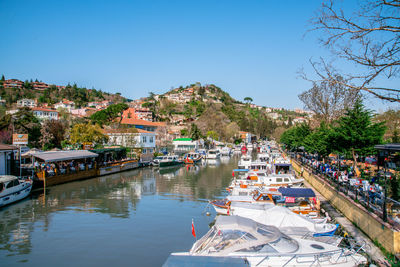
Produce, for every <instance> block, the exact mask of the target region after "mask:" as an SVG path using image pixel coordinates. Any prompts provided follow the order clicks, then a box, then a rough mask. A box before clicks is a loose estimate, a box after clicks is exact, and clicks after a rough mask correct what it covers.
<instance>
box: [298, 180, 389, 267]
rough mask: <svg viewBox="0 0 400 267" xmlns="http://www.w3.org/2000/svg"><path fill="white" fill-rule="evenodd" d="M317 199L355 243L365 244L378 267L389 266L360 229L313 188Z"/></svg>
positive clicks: (308, 185) (307, 184)
mask: <svg viewBox="0 0 400 267" xmlns="http://www.w3.org/2000/svg"><path fill="white" fill-rule="evenodd" d="M304 184H305V186H307V187H310V188H313V187H312V186H311V185H310V184H309V183H308V182H307V181H306V180H304ZM313 190H314V192H315V194H316V195H317V197H318V199H319V200H320V201H321V207H322V208H323V209H324V210H325V211H326V212H328V214H329V216H330V217H331V218H333V219H335V220H336V222H337V223H339V224H340V225H341V226H342V228H343V229H344V230H345V231H346V232H347V233H348V234H349V235H350V236H352V237H353V238H354V239H355V240H356V241H357V242H360V243H362V242H365V243H366V246H365V251H366V252H367V253H368V255H369V256H370V257H371V258H372V260H373V261H375V262H376V264H378V265H379V266H390V264H389V262H388V261H387V260H386V258H385V256H384V255H383V253H382V252H381V250H380V249H379V248H378V247H377V246H375V244H374V243H373V242H372V241H371V240H370V239H369V238H368V237H367V236H366V235H365V234H364V233H363V232H361V230H360V229H358V228H357V227H355V226H354V225H353V224H352V223H351V221H349V220H348V219H347V218H346V217H345V216H344V215H343V214H341V213H340V212H339V211H337V210H336V209H335V208H334V207H333V206H332V205H331V204H330V203H329V201H327V200H326V199H325V198H324V197H323V196H322V195H321V194H320V193H319V192H318V191H317V190H315V189H314V188H313Z"/></svg>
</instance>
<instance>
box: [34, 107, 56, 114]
mask: <svg viewBox="0 0 400 267" xmlns="http://www.w3.org/2000/svg"><path fill="white" fill-rule="evenodd" d="M32 110H36V111H49V112H57V113H58V111H57V110H55V109H49V108H39V107H36V108H32Z"/></svg>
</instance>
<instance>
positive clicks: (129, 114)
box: [122, 107, 153, 121]
mask: <svg viewBox="0 0 400 267" xmlns="http://www.w3.org/2000/svg"><path fill="white" fill-rule="evenodd" d="M122 118H133V119H139V120H146V121H153V112H151V111H150V109H148V108H132V107H131V108H128V109H126V110H124V112H123V113H122Z"/></svg>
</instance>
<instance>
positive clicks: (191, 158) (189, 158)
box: [183, 152, 202, 164]
mask: <svg viewBox="0 0 400 267" xmlns="http://www.w3.org/2000/svg"><path fill="white" fill-rule="evenodd" d="M201 159H202V156H201V155H200V154H199V153H196V152H190V153H187V154H186V155H185V156H184V158H183V162H184V163H185V164H195V163H197V162H200V161H201Z"/></svg>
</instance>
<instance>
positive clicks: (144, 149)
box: [104, 129, 156, 162]
mask: <svg viewBox="0 0 400 267" xmlns="http://www.w3.org/2000/svg"><path fill="white" fill-rule="evenodd" d="M136 130H137V133H132V132H127V131H126V129H107V130H105V131H104V133H105V134H106V135H107V136H108V138H109V139H108V145H117V146H123V147H133V148H140V149H141V157H140V160H141V161H142V162H149V161H152V160H153V154H154V152H155V149H156V133H155V132H150V131H145V130H142V129H136Z"/></svg>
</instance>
